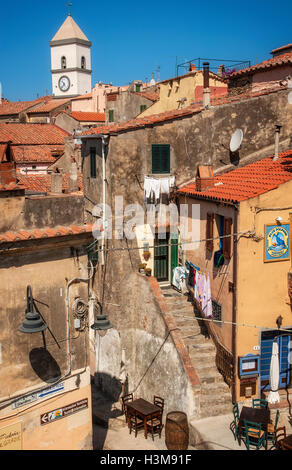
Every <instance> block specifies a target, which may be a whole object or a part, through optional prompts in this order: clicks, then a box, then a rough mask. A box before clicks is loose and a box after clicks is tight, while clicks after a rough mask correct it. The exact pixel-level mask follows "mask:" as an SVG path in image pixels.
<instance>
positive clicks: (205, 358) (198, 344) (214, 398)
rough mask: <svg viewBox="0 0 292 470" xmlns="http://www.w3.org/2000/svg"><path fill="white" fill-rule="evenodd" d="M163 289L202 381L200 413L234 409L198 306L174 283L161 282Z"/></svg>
mask: <svg viewBox="0 0 292 470" xmlns="http://www.w3.org/2000/svg"><path fill="white" fill-rule="evenodd" d="M161 290H162V292H163V295H164V299H165V301H166V302H167V304H168V308H169V314H170V315H172V316H173V317H174V319H175V322H176V325H177V327H178V328H179V329H180V331H181V335H182V338H183V341H184V343H185V346H186V347H187V349H188V351H189V356H190V358H191V361H192V364H193V367H194V369H195V370H196V372H197V375H198V377H199V379H200V382H201V397H200V417H201V418H207V417H210V416H218V415H225V414H228V413H232V407H233V404H232V399H231V391H230V389H229V386H228V385H227V384H226V383H225V381H224V379H223V377H222V375H221V374H220V372H219V371H218V369H217V367H216V362H215V356H216V348H215V346H214V343H213V341H212V339H211V338H210V337H209V335H208V330H207V328H206V324H205V323H204V321H203V320H200V319H199V318H196V316H195V313H194V307H193V305H192V303H191V302H189V301H188V297H187V296H186V295H184V294H180V293H179V292H177V291H176V290H175V289H173V288H172V287H171V286H161Z"/></svg>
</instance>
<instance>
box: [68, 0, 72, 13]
mask: <svg viewBox="0 0 292 470" xmlns="http://www.w3.org/2000/svg"><path fill="white" fill-rule="evenodd" d="M71 7H72V3H71V2H68V8H69V13H68V15H69V16H71Z"/></svg>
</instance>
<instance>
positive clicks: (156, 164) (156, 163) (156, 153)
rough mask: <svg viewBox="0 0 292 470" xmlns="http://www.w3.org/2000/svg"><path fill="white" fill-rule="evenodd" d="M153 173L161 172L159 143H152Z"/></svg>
mask: <svg viewBox="0 0 292 470" xmlns="http://www.w3.org/2000/svg"><path fill="white" fill-rule="evenodd" d="M152 173H160V150H159V145H152Z"/></svg>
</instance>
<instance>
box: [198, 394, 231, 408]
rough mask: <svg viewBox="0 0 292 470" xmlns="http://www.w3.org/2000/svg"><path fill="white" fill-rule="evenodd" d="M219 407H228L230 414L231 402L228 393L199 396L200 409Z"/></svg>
mask: <svg viewBox="0 0 292 470" xmlns="http://www.w3.org/2000/svg"><path fill="white" fill-rule="evenodd" d="M219 405H224V406H225V405H227V406H229V407H230V411H231V412H232V408H233V405H232V400H231V396H230V393H228V394H226V393H225V394H224V393H220V394H219V393H216V392H215V393H214V395H213V396H212V395H201V399H200V406H201V408H205V407H209V408H212V407H213V406H219Z"/></svg>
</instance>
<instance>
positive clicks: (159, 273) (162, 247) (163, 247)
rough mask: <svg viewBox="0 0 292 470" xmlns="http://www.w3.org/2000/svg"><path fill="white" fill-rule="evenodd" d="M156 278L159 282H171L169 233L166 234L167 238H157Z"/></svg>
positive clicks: (155, 246)
mask: <svg viewBox="0 0 292 470" xmlns="http://www.w3.org/2000/svg"><path fill="white" fill-rule="evenodd" d="M154 276H155V277H156V279H157V281H159V282H163V281H168V280H169V233H166V238H161V239H159V238H158V235H156V237H155V242H154Z"/></svg>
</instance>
